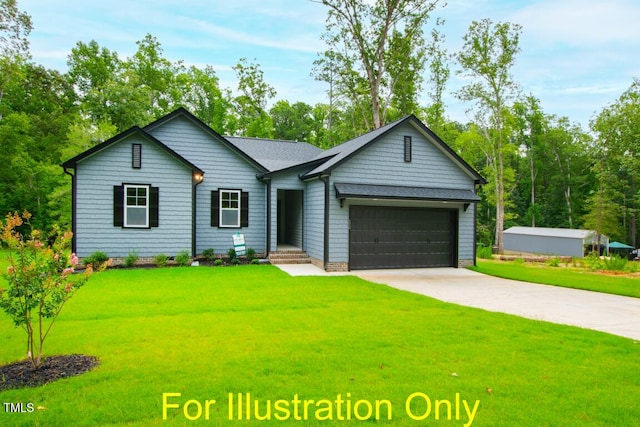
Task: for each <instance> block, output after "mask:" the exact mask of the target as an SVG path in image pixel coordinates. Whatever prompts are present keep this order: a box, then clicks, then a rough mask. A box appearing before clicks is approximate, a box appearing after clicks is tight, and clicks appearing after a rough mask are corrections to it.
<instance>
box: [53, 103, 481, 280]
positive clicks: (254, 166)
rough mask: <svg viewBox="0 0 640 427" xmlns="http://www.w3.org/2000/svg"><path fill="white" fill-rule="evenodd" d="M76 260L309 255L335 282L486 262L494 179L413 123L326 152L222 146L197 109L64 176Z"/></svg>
mask: <svg viewBox="0 0 640 427" xmlns="http://www.w3.org/2000/svg"><path fill="white" fill-rule="evenodd" d="M63 167H64V169H65V172H67V173H68V174H69V175H72V184H73V185H72V187H73V202H72V203H73V206H72V213H73V232H74V243H73V245H74V251H75V252H77V253H78V256H80V257H86V256H88V255H90V254H91V253H92V252H95V251H98V250H100V251H104V252H106V253H107V254H108V255H109V256H111V257H114V258H119V257H125V256H127V254H128V253H130V252H132V251H137V252H138V254H139V256H140V257H151V256H154V255H156V254H158V253H164V254H167V255H174V254H176V253H177V252H179V251H181V250H184V249H188V250H189V251H190V252H191V254H193V255H195V254H201V253H202V251H203V250H204V249H207V248H213V249H214V250H215V252H216V253H226V252H227V250H228V249H229V248H230V247H232V235H233V234H235V233H237V232H240V233H242V234H244V236H245V240H246V244H247V247H251V248H253V249H255V250H256V252H258V253H264V254H267V255H268V254H270V253H273V252H275V251H278V249H279V248H281V247H282V246H285V245H286V246H287V247H291V246H294V247H297V248H300V249H301V250H303V251H306V253H307V254H308V255H309V257H310V258H311V259H312V260H313V262H314V263H315V264H317V265H319V266H321V267H323V268H325V269H326V270H346V269H364V268H401V267H440V266H453V267H457V266H461V265H469V264H473V263H474V262H475V224H476V223H475V212H476V203H477V202H478V201H479V200H480V199H479V197H478V196H477V195H476V194H475V190H476V186H477V185H481V184H484V183H485V181H484V179H483V178H482V177H481V176H480V175H479V174H478V173H477V172H476V171H475V170H474V169H473V168H471V167H470V166H469V165H468V164H467V163H466V162H465V161H464V160H462V159H461V158H460V157H459V156H458V155H457V154H456V153H455V152H454V151H453V150H451V149H450V148H449V147H448V146H447V145H446V144H445V143H444V142H443V141H442V140H441V139H440V138H438V137H437V136H436V135H435V134H434V133H433V132H432V131H431V130H429V129H428V128H427V127H426V126H425V125H424V124H423V123H421V122H420V121H419V120H418V119H417V118H416V117H415V116H407V117H405V118H403V119H401V120H398V121H396V122H394V123H390V124H388V125H386V126H384V127H382V128H379V129H377V130H374V131H372V132H369V133H367V134H365V135H362V136H360V137H358V138H355V139H353V140H351V141H348V142H346V143H344V144H341V145H338V146H336V147H333V148H331V149H329V150H326V151H322V150H320V149H319V148H317V147H314V146H312V145H310V144H307V143H304V142H290V141H273V140H263V139H253V138H238V137H222V136H221V135H219V134H218V133H216V132H215V131H214V130H212V129H211V128H210V127H208V126H207V125H206V124H204V123H203V122H202V121H200V120H199V119H197V118H196V117H195V116H193V115H192V114H191V113H189V112H188V111H186V110H185V109H182V108H181V109H178V110H176V111H174V112H173V113H170V114H168V115H167V116H165V117H162V118H161V119H159V120H157V121H155V122H154V123H152V124H150V125H148V126H146V127H144V128H139V127H133V128H131V129H129V130H127V131H125V132H123V133H121V134H119V135H117V136H115V137H113V138H111V139H109V140H107V141H105V142H103V143H102V144H100V145H97V146H96V147H94V148H91V149H89V150H88V151H85V152H84V153H82V154H80V155H78V156H76V157H74V158H72V159H70V160H68V161H67V162H65V163H64V164H63Z"/></svg>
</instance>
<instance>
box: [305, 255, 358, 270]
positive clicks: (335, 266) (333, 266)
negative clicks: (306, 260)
mask: <svg viewBox="0 0 640 427" xmlns="http://www.w3.org/2000/svg"><path fill="white" fill-rule="evenodd" d="M311 264H313V265H315V266H316V267H318V268H321V269H323V270H325V265H324V262H323V261H322V260H319V259H318V258H311ZM326 271H327V272H339V271H349V263H348V262H329V263H327V266H326Z"/></svg>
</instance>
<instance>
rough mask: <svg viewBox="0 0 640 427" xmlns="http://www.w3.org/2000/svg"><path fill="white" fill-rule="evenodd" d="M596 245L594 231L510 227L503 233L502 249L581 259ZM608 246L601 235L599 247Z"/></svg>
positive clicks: (607, 241)
mask: <svg viewBox="0 0 640 427" xmlns="http://www.w3.org/2000/svg"><path fill="white" fill-rule="evenodd" d="M597 244H598V243H597V240H596V232H595V231H594V230H578V229H569V228H545V227H511V228H509V229H508V230H505V231H504V249H505V250H508V251H518V252H529V253H535V254H546V255H559V256H572V257H578V258H582V257H584V256H585V254H586V253H588V252H590V251H591V250H592V248H593V247H594V246H596V245H597ZM608 244H609V238H608V237H607V236H605V235H601V236H600V245H601V247H603V248H606V247H607V246H608Z"/></svg>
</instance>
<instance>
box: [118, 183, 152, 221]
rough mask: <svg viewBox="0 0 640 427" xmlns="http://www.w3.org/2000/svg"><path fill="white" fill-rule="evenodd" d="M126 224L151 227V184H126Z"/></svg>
mask: <svg viewBox="0 0 640 427" xmlns="http://www.w3.org/2000/svg"><path fill="white" fill-rule="evenodd" d="M124 195H125V197H124V226H125V227H140V228H147V227H149V186H147V185H125V186H124Z"/></svg>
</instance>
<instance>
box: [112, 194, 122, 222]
mask: <svg viewBox="0 0 640 427" xmlns="http://www.w3.org/2000/svg"><path fill="white" fill-rule="evenodd" d="M123 225H124V186H123V185H114V186H113V226H114V227H122V226H123Z"/></svg>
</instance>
